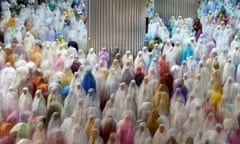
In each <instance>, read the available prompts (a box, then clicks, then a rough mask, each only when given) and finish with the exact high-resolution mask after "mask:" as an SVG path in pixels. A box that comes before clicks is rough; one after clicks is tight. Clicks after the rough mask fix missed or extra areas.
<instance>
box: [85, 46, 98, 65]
mask: <svg viewBox="0 0 240 144" xmlns="http://www.w3.org/2000/svg"><path fill="white" fill-rule="evenodd" d="M87 61H88V62H89V64H90V66H91V67H92V68H93V67H94V66H95V65H96V63H97V56H96V53H95V52H94V49H93V48H90V49H89V52H88V55H87Z"/></svg>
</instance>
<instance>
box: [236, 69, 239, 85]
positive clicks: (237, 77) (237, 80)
mask: <svg viewBox="0 0 240 144" xmlns="http://www.w3.org/2000/svg"><path fill="white" fill-rule="evenodd" d="M236 82H237V83H240V64H239V65H238V67H237V72H236Z"/></svg>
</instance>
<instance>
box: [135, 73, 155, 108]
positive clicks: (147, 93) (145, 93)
mask: <svg viewBox="0 0 240 144" xmlns="http://www.w3.org/2000/svg"><path fill="white" fill-rule="evenodd" d="M152 100H153V90H152V88H151V87H150V84H149V80H148V77H147V76H146V77H145V78H144V80H143V83H142V84H141V86H140V89H139V98H138V101H137V105H138V107H140V106H141V105H142V103H143V102H147V101H148V102H152Z"/></svg>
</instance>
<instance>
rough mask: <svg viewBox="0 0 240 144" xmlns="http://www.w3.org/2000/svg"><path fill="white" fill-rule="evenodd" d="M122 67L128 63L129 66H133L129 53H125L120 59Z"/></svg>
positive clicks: (131, 56)
mask: <svg viewBox="0 0 240 144" xmlns="http://www.w3.org/2000/svg"><path fill="white" fill-rule="evenodd" d="M122 62H123V67H125V66H126V65H127V63H128V62H130V65H131V66H133V55H132V54H131V51H126V53H125V54H124V55H123V57H122Z"/></svg>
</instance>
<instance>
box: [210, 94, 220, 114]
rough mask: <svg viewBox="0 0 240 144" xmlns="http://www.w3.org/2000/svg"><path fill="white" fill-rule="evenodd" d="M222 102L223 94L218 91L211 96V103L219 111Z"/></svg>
mask: <svg viewBox="0 0 240 144" xmlns="http://www.w3.org/2000/svg"><path fill="white" fill-rule="evenodd" d="M221 101H222V94H221V93H220V92H217V91H213V92H212V94H211V96H210V103H211V104H212V106H213V107H214V108H215V110H217V107H218V105H219V104H221Z"/></svg>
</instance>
